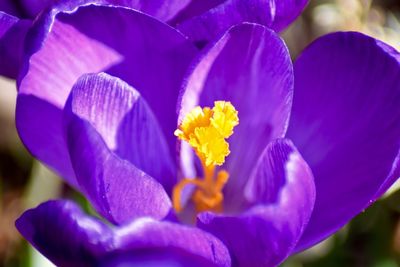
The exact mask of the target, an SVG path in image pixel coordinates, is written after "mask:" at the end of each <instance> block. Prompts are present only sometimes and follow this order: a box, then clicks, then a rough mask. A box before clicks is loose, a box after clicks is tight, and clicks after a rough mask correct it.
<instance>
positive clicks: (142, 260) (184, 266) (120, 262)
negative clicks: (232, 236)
mask: <svg viewBox="0 0 400 267" xmlns="http://www.w3.org/2000/svg"><path fill="white" fill-rule="evenodd" d="M188 266H190V267H217V266H218V265H216V264H213V263H212V262H210V261H207V260H204V259H202V258H199V257H196V256H193V255H191V254H189V255H187V254H185V253H182V252H179V251H175V250H172V249H171V250H165V251H164V250H163V251H160V250H152V251H150V252H148V251H141V252H140V254H139V255H135V256H133V255H131V253H126V254H122V255H113V256H111V257H110V259H104V260H103V262H102V263H101V265H100V266H99V267H188Z"/></svg>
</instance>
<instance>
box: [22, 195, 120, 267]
mask: <svg viewBox="0 0 400 267" xmlns="http://www.w3.org/2000/svg"><path fill="white" fill-rule="evenodd" d="M15 225H16V227H17V229H18V231H19V232H20V233H21V234H22V235H23V237H24V238H25V239H27V240H28V241H29V242H30V243H31V244H32V245H33V246H34V247H35V248H36V249H37V250H39V251H40V252H41V253H42V254H43V255H44V256H46V257H47V258H48V259H50V260H51V261H52V262H53V263H54V264H56V265H57V266H62V267H66V266H95V264H96V261H97V259H96V257H100V256H101V255H103V254H104V253H105V252H106V251H107V250H110V249H111V248H112V243H113V242H112V238H113V233H112V231H111V229H109V227H108V226H106V225H105V224H104V223H103V222H101V221H100V220H99V219H96V218H92V217H89V216H86V215H85V214H84V213H83V212H82V210H81V209H80V208H78V206H77V205H76V204H75V203H73V202H70V201H60V200H59V201H48V202H45V203H44V204H41V205H40V206H38V207H37V208H35V209H31V210H28V211H26V212H25V213H24V214H22V216H21V217H20V218H19V219H18V220H17V221H16V223H15Z"/></svg>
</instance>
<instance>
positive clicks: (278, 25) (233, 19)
mask: <svg viewBox="0 0 400 267" xmlns="http://www.w3.org/2000/svg"><path fill="white" fill-rule="evenodd" d="M307 3H308V0H273V1H265V0H227V1H224V2H223V3H221V4H220V5H217V6H216V7H214V8H212V9H210V10H208V11H207V12H205V13H203V14H201V15H199V16H196V17H194V18H192V19H189V20H187V21H184V22H183V23H181V24H180V25H178V28H179V30H181V31H182V32H183V33H185V34H186V35H187V36H189V37H190V38H191V39H192V40H194V41H196V42H198V43H200V44H201V43H206V42H209V41H210V40H212V39H214V38H216V37H218V36H219V35H221V34H222V33H223V32H225V31H226V30H228V29H229V28H230V27H232V26H233V25H236V24H240V23H243V22H251V23H258V24H261V25H264V26H266V27H268V28H270V29H272V30H275V31H281V30H283V29H284V28H285V27H286V26H288V25H289V24H290V23H291V22H292V21H293V20H294V19H296V18H297V16H298V15H300V13H301V11H302V10H303V9H304V7H305V6H306V5H307Z"/></svg>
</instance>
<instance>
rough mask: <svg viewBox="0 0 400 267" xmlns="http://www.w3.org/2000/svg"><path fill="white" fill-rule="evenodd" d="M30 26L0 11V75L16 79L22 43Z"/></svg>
mask: <svg viewBox="0 0 400 267" xmlns="http://www.w3.org/2000/svg"><path fill="white" fill-rule="evenodd" d="M30 24H31V23H30V22H29V21H27V20H20V19H18V18H16V17H14V16H11V15H9V14H6V13H4V12H2V11H0V58H1V60H0V75H2V76H6V77H9V78H11V79H16V78H17V75H18V72H19V69H20V65H21V61H22V51H23V43H24V39H25V35H26V32H27V31H28V28H29V26H30Z"/></svg>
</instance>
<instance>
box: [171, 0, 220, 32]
mask: <svg viewBox="0 0 400 267" xmlns="http://www.w3.org/2000/svg"><path fill="white" fill-rule="evenodd" d="M225 1H226V0H201V1H198V0H191V1H190V3H189V4H188V5H187V6H186V7H185V8H184V9H183V10H181V11H180V12H179V13H178V15H177V16H175V17H174V18H173V19H172V20H171V21H169V22H168V23H169V24H170V25H174V26H176V25H179V24H181V23H182V22H183V21H185V20H188V19H191V18H192V17H196V16H199V15H201V14H203V13H205V12H207V11H208V10H210V9H213V8H215V7H216V6H218V5H220V4H222V3H223V2H225Z"/></svg>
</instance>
